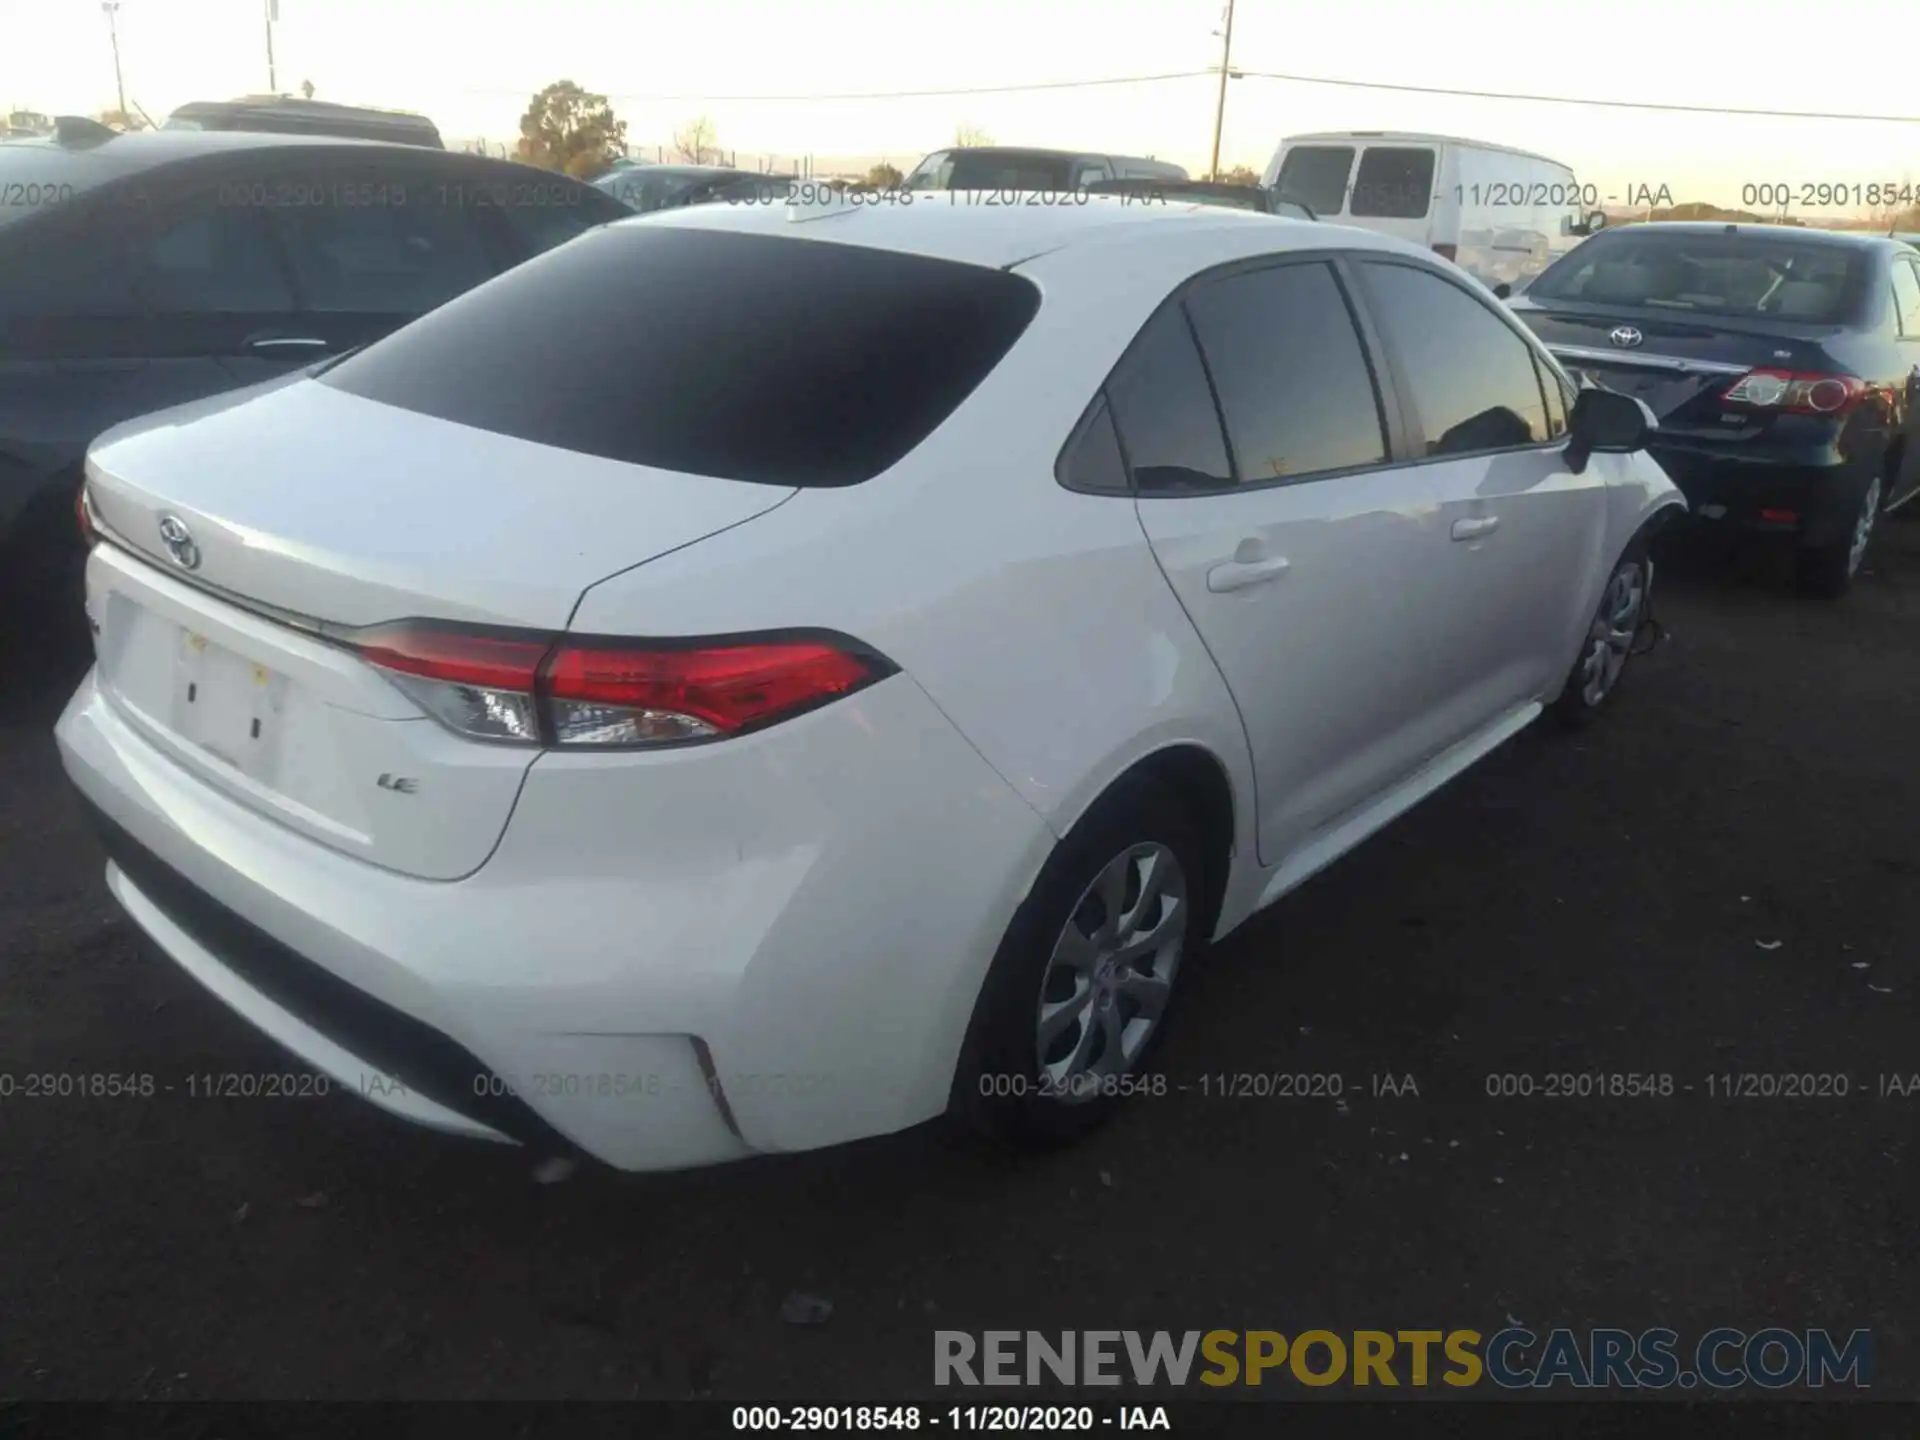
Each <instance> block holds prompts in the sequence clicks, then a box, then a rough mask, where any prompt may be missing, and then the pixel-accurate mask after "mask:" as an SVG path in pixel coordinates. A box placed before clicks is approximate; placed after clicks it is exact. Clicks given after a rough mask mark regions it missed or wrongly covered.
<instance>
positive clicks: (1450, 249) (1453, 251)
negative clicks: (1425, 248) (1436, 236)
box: [1433, 245, 1460, 260]
mask: <svg viewBox="0 0 1920 1440" xmlns="http://www.w3.org/2000/svg"><path fill="white" fill-rule="evenodd" d="M1433 253H1434V254H1436V255H1438V256H1439V257H1440V258H1441V259H1442V260H1451V259H1453V258H1454V257H1455V256H1456V255H1458V254H1459V253H1460V250H1459V247H1458V246H1455V245H1436V246H1434V247H1433Z"/></svg>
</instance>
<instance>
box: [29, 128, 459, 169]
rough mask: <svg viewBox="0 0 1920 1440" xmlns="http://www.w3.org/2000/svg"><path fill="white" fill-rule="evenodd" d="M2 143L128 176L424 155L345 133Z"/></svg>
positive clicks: (218, 133) (199, 133)
mask: <svg viewBox="0 0 1920 1440" xmlns="http://www.w3.org/2000/svg"><path fill="white" fill-rule="evenodd" d="M0 145H4V146H7V147H13V146H21V147H25V148H29V149H37V150H44V151H55V152H64V153H66V154H68V155H71V156H72V157H73V158H74V159H75V160H76V161H82V162H84V163H85V164H87V165H88V166H91V167H95V168H98V169H100V170H103V171H111V172H113V173H117V174H125V175H133V174H137V173H138V172H139V171H142V170H150V169H152V168H153V167H154V166H156V165H170V164H172V163H173V162H174V161H176V160H188V159H192V158H194V157H196V156H200V155H213V154H222V153H226V152H229V151H241V150H275V149H279V150H298V149H310V148H313V147H315V146H339V147H353V148H361V149H367V150H404V151H406V152H407V153H408V154H409V155H418V154H420V153H421V147H420V146H418V145H404V144H400V143H397V142H395V141H390V140H362V139H358V138H356V137H352V136H345V135H282V134H277V133H275V134H269V133H267V132H265V131H259V130H136V131H130V132H128V133H127V134H124V135H114V136H111V137H110V138H107V139H102V140H86V141H77V142H76V141H68V142H62V141H61V140H60V139H59V138H58V137H56V136H52V135H36V136H32V137H30V138H27V139H12V140H0ZM474 158H476V159H478V158H479V157H478V156H476V157H474Z"/></svg>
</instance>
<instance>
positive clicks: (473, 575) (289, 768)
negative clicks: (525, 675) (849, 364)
mask: <svg viewBox="0 0 1920 1440" xmlns="http://www.w3.org/2000/svg"><path fill="white" fill-rule="evenodd" d="M189 421H191V422H193V423H192V424H191V426H189V425H188V424H187V422H189ZM87 475H88V496H89V501H90V503H91V506H92V509H93V512H94V515H95V517H96V518H97V520H98V522H99V524H100V526H101V527H102V530H103V532H104V534H105V535H106V538H107V539H108V541H109V542H111V543H109V544H106V545H103V546H101V547H99V549H98V550H97V551H96V554H95V557H94V559H93V560H92V562H91V563H90V565H89V571H88V590H89V595H88V606H89V611H90V613H91V615H92V616H93V619H94V621H95V623H96V625H98V627H99V631H98V638H97V642H96V643H97V653H98V665H97V673H98V681H99V684H100V686H101V689H102V691H103V693H104V694H105V695H106V696H107V698H108V699H109V701H110V702H111V703H113V704H114V705H115V706H116V707H117V708H118V709H119V710H120V712H121V713H122V714H123V715H125V716H126V717H127V719H128V720H129V722H130V723H132V724H133V725H135V727H136V728H138V729H139V730H140V731H141V732H142V733H143V734H144V735H145V736H146V738H147V739H148V740H149V741H150V742H151V743H152V744H153V745H154V746H155V747H156V748H157V749H159V750H161V751H163V752H164V753H166V754H167V755H169V756H170V757H171V758H172V759H174V760H175V761H177V762H178V763H179V764H181V765H182V766H184V767H186V768H187V769H189V770H190V771H192V772H193V773H194V774H196V775H197V776H198V777H200V778H201V779H202V780H204V781H205V782H206V783H207V784H209V785H210V786H212V787H214V788H216V789H217V790H220V791H221V792H223V793H224V794H226V795H227V796H228V797H229V798H231V799H233V800H234V801H236V802H237V803H239V804H241V805H244V806H247V807H248V808H250V809H253V810H255V811H256V812H258V813H261V814H263V815H266V816H269V817H270V818H272V819H274V820H276V821H279V822H280V823H282V824H285V825H287V826H289V827H290V828H292V829H294V830H297V831H299V832H301V833H303V834H305V835H307V836H309V837H310V838H312V839H314V840H317V841H319V842H320V843H322V844H325V845H328V846H330V847H331V848H333V849H336V850H339V851H342V852H344V853H347V854H351V855H354V856H356V857H358V858H360V859H363V860H366V861H368V862H369V863H372V864H377V865H382V866H385V867H387V868H390V869H394V870H397V871H400V872H402V873H405V874H409V875H414V876H419V877H421V878H426V879H436V880H447V879H455V878H458V877H459V876H462V875H465V874H468V873H470V872H471V871H473V870H474V869H476V868H477V867H478V866H479V865H481V864H482V863H484V861H485V859H486V857H487V856H488V855H489V854H490V853H491V852H492V849H493V846H494V845H495V843H497V841H498V839H499V836H500V833H501V832H502V830H503V829H504V827H505V825H506V822H507V819H508V817H509V816H510V815H511V813H512V808H513V803H514V799H515V797H516V796H517V794H518V792H519V787H520V782H521V780H522V778H523V777H524V775H525V772H526V769H527V767H528V766H529V765H530V764H531V763H532V761H533V758H534V756H535V755H537V754H538V753H539V752H538V750H537V749H536V748H534V747H532V746H518V745H497V744H492V745H490V744H481V743H476V742H474V741H472V740H469V739H464V738H462V737H460V736H457V735H455V734H453V733H452V732H450V731H449V730H447V729H446V728H444V727H443V726H442V725H440V724H439V723H438V722H437V721H435V720H433V719H431V718H428V717H427V716H426V714H425V712H424V711H422V710H421V709H420V707H419V706H417V705H415V704H414V703H413V701H411V700H410V699H408V698H407V697H406V696H405V695H404V694H403V693H402V692H401V691H400V690H399V689H398V688H397V687H396V686H395V685H394V684H392V683H391V682H390V681H389V680H388V679H387V678H386V677H385V675H384V674H383V673H382V672H380V671H379V670H376V669H375V668H374V667H373V666H371V665H369V664H367V663H366V662H365V661H363V660H362V659H361V658H360V657H359V655H358V654H356V653H355V652H354V650H353V648H352V640H353V635H352V632H353V631H354V630H355V629H358V628H361V627H367V626H373V625H379V624H384V623H386V622H391V621H395V620H401V619H428V620H438V621H454V622H470V623H480V624H484V625H488V626H493V627H513V628H516V629H526V630H533V631H538V632H551V633H558V632H561V631H563V630H565V629H566V627H567V623H568V621H569V619H570V618H571V616H572V613H573V610H574V607H575V605H576V604H577V602H578V600H579V597H580V595H581V594H582V592H584V591H585V590H586V589H587V587H588V586H590V585H592V584H593V583H595V582H596V581H599V580H601V579H604V578H606V577H608V576H610V575H612V574H615V573H617V572H619V571H621V570H624V569H628V568H631V567H632V566H635V565H638V564H642V563H644V562H646V561H647V560H649V559H652V558H654V557H656V556H659V555H661V554H664V553H666V552H667V551H669V550H675V549H679V548H681V547H684V546H686V545H689V544H692V543H695V542H697V541H699V540H701V539H703V538H704V537H706V536H709V535H712V534H715V533H717V532H718V531H721V530H724V529H727V528H730V527H731V526H733V525H737V524H740V523H743V522H744V521H747V520H750V519H752V518H753V517H754V516H756V515H759V514H763V513H765V512H766V511H767V510H770V509H772V508H774V507H775V506H777V505H779V504H780V503H782V502H783V501H784V500H786V499H788V498H790V497H791V496H792V495H793V493H794V491H792V490H791V489H787V488H783V487H779V486H771V485H757V484H748V483H744V482H736V481H726V480H717V479H712V478H709V477H704V476H693V475H682V474H676V473H673V472H667V471H659V470H652V469H648V468H646V467H643V466H636V465H629V464H622V463H620V462H617V461H611V460H606V459H600V458H596V457H591V456H584V455H576V454H573V453H571V452H567V451H561V450H557V449H554V448H552V447H548V446H542V445H537V444H533V443H531V442H527V441H521V440H516V439H512V438H509V437H506V436H501V435H495V434H491V433H488V432H483V431H479V430H474V429H470V428H468V427H465V426H460V425H456V424H452V423H449V422H447V421H442V420H435V419H430V418H428V417H425V416H422V415H418V414H415V413H413V412H410V411H405V410H400V409H397V408H394V407H391V406H387V405H383V404H379V403H377V402H374V401H369V400H363V399H359V398H357V397H354V396H351V395H348V394H345V393H343V392H340V391H337V390H333V389H329V388H327V387H325V386H321V385H319V384H317V383H314V382H311V381H302V382H300V383H296V384H294V385H291V386H287V387H284V388H280V389H276V390H273V391H271V392H270V393H266V394H260V395H256V396H253V397H242V398H241V399H240V400H238V401H235V400H233V399H232V398H231V397H223V398H222V399H220V400H216V401H209V402H201V403H198V404H196V405H192V406H187V407H183V408H182V409H181V410H178V411H168V412H163V413H162V414H161V415H159V416H154V417H147V418H146V419H145V420H143V421H139V422H134V423H133V424H131V425H129V426H123V427H121V428H120V429H118V430H115V431H112V432H109V434H108V435H106V436H104V437H103V438H102V439H101V440H100V441H99V442H97V443H96V445H95V447H94V449H93V451H92V452H91V453H90V455H89V457H88V464H87Z"/></svg>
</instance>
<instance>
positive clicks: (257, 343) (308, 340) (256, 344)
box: [247, 335, 331, 350]
mask: <svg viewBox="0 0 1920 1440" xmlns="http://www.w3.org/2000/svg"><path fill="white" fill-rule="evenodd" d="M330 344H331V342H330V341H326V340H322V339H319V338H318V337H317V336H312V335H261V336H258V337H257V338H255V339H252V340H249V341H247V348H248V349H249V350H325V349H328V348H329V346H330Z"/></svg>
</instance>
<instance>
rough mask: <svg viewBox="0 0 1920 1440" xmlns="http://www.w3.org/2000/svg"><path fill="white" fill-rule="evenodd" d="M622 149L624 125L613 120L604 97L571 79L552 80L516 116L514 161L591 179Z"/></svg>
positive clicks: (622, 150) (608, 166)
mask: <svg viewBox="0 0 1920 1440" xmlns="http://www.w3.org/2000/svg"><path fill="white" fill-rule="evenodd" d="M626 145H627V126H626V122H625V121H623V120H616V119H615V118H614V114H613V109H612V107H611V106H609V105H608V104H607V97H606V96H604V95H590V94H588V93H587V92H586V91H585V90H582V89H581V88H580V87H579V86H578V85H576V84H574V83H573V81H571V80H557V81H555V82H554V83H553V84H551V85H549V86H547V88H546V89H544V90H542V91H541V92H540V93H539V94H537V95H535V96H534V97H533V100H532V102H531V103H530V104H529V105H528V106H527V113H526V114H524V115H522V116H521V117H520V143H519V144H518V145H517V146H515V147H514V158H515V159H516V160H519V161H521V162H523V163H524V164H528V165H540V166H544V167H545V168H546V169H548V170H563V171H565V172H566V173H567V174H569V175H571V176H573V177H574V178H576V179H579V180H592V179H594V178H595V177H596V176H599V175H601V174H604V173H605V172H606V171H607V170H608V169H609V168H611V166H612V164H613V161H614V157H616V156H618V155H620V154H623V153H624V152H625V150H626Z"/></svg>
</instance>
